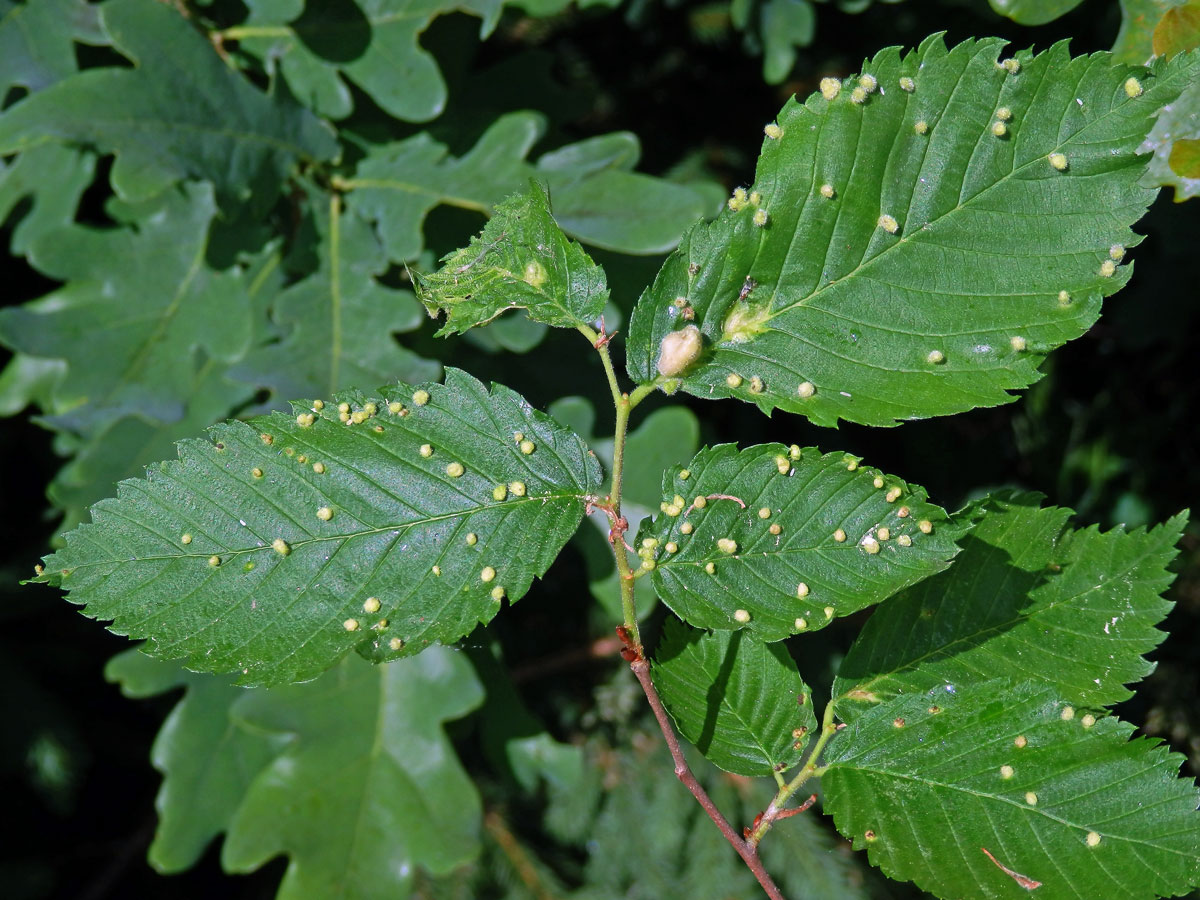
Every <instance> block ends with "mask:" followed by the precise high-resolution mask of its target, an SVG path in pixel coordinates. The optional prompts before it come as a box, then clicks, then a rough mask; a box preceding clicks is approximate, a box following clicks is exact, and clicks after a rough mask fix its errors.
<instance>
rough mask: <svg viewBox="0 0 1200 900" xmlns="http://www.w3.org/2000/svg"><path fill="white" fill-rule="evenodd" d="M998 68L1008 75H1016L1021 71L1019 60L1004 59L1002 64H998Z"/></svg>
mask: <svg viewBox="0 0 1200 900" xmlns="http://www.w3.org/2000/svg"><path fill="white" fill-rule="evenodd" d="M999 66H1000V68H1002V69H1003V70H1004V71H1005V72H1007V73H1008V74H1009V75H1016V74H1017V73H1018V72H1020V71H1021V61H1020V60H1019V59H1006V60H1004V62H1002V63H999Z"/></svg>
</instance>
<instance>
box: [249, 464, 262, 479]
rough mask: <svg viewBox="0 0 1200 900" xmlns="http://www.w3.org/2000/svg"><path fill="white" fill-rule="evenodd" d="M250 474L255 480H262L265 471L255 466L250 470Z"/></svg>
mask: <svg viewBox="0 0 1200 900" xmlns="http://www.w3.org/2000/svg"><path fill="white" fill-rule="evenodd" d="M250 474H251V475H253V476H254V477H255V478H262V477H263V470H262V469H260V468H259V467H258V466H255V467H254V468H253V469H251V470H250Z"/></svg>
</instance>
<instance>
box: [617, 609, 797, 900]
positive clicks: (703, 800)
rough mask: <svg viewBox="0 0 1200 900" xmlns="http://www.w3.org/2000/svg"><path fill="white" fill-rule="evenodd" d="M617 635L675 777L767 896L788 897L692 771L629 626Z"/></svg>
mask: <svg viewBox="0 0 1200 900" xmlns="http://www.w3.org/2000/svg"><path fill="white" fill-rule="evenodd" d="M617 636H618V637H620V638H621V642H622V643H623V644H624V645H625V649H624V650H622V651H621V655H622V656H623V657H624V658H625V660H626V661H627V662H628V663H629V668H631V669H632V670H633V674H634V676H635V677H636V678H637V680H638V683H639V684H640V685H641V686H642V691H643V692H644V693H645V695H646V700H647V701H649V703H650V709H651V710H653V711H654V718H655V719H657V720H658V727H659V728H660V729H661V730H662V734H663V737H664V738H665V739H666V741H667V748H668V749H669V750H670V751H671V759H672V760H674V762H675V777H676V778H678V779H679V780H680V781H682V782H683V785H684V787H686V788H687V789H688V790H689V791H691V792H692V796H693V797H695V798H696V802H698V803H699V804H700V806H701V807H702V808H703V809H704V811H705V812H706V813H708V817H709V818H710V819H712V820H713V824H714V825H716V826H717V829H718V830H719V831H720V832H721V834H722V835H724V836H725V840H727V841H729V844H730V846H732V847H733V849H734V850H736V851H737V854H738V856H740V857H741V858H742V861H743V862H744V863H745V864H746V865H747V866H748V867H749V869H750V871H751V872H753V873H754V877H755V878H757V879H758V883H759V884H760V885H762V889H763V890H764V891H766V892H767V896H768V897H770V898H771V900H787V898H786V897H784V896H783V893H782V892H781V891H780V890H779V888H778V886H777V885H776V884H775V882H774V880H773V879H772V878H771V876H770V874H769V873H768V872H767V870H766V869H765V868H763V864H762V860H761V859H760V858H759V856H758V847H757V846H756V845H754V844H751V843H750V842H749V841H747V840H746V839H745V838H742V837H740V836H739V835H738V833H737V832H736V831H734V830H733V826H732V825H730V824H729V820H728V819H726V818H725V816H724V815H723V814H722V813H721V811H720V810H719V809H717V806H716V804H715V803H713V801H712V798H711V797H709V796H708V792H707V791H705V790H704V787H703V785H701V784H700V782H699V781H697V780H696V776H695V775H693V774H692V770H691V768H690V767H689V766H688V764H687V759H686V758H685V757H684V755H683V748H682V747H680V746H679V738H677V737H676V736H675V729H674V728H673V727H672V726H671V720H670V718H668V716H667V711H666V709H665V708H664V707H663V704H662V700H661V699H660V698H659V696H658V690H657V689H656V688H655V687H654V682H653V681H651V680H650V663H649V662H647V661H646V657H645V656H643V655H642V653H641V652H640V650H639V649H638V648H637V647H636V646H634V643H633V641H632V639H631V638H630V636H629V632H628V631H627V630H626V628H625V626H623V625H618V626H617Z"/></svg>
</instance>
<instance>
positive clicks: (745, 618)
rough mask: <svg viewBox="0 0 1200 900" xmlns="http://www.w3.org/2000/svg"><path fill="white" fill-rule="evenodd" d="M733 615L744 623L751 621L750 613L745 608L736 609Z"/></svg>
mask: <svg viewBox="0 0 1200 900" xmlns="http://www.w3.org/2000/svg"><path fill="white" fill-rule="evenodd" d="M733 617H734V619H736V620H737V621H738V622H741V623H742V624H743V625H745V624H746V623H747V622H749V621H750V613H749V612H747V611H746V610H744V609H739V610H736V611H735V612H734V614H733Z"/></svg>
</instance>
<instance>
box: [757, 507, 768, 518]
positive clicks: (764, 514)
mask: <svg viewBox="0 0 1200 900" xmlns="http://www.w3.org/2000/svg"><path fill="white" fill-rule="evenodd" d="M758 517H759V518H760V519H769V518H771V508H770V507H769V506H764V507H762V508H761V509H760V510H759V511H758Z"/></svg>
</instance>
